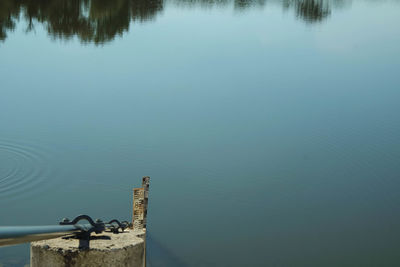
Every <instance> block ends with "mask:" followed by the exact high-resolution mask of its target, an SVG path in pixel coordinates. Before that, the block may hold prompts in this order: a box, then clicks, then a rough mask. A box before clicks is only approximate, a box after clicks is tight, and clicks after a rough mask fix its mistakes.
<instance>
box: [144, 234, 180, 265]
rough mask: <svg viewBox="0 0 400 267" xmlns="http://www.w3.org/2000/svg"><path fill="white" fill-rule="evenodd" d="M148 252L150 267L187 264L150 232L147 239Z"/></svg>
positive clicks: (147, 258) (147, 257) (147, 259)
mask: <svg viewBox="0 0 400 267" xmlns="http://www.w3.org/2000/svg"><path fill="white" fill-rule="evenodd" d="M146 254H147V255H146V261H147V262H146V263H147V266H148V267H169V266H171V267H184V266H187V264H185V263H184V262H183V261H182V260H181V259H179V257H178V256H177V255H175V254H174V253H172V252H171V251H170V250H169V249H168V248H166V247H165V246H163V245H162V244H161V243H160V242H158V241H157V240H156V239H155V238H154V237H153V236H152V235H151V234H150V233H149V232H148V233H147V239H146Z"/></svg>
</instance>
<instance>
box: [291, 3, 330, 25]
mask: <svg viewBox="0 0 400 267" xmlns="http://www.w3.org/2000/svg"><path fill="white" fill-rule="evenodd" d="M283 3H284V7H285V8H292V7H294V9H295V11H296V16H297V17H299V18H302V19H303V20H305V21H307V22H317V21H322V20H323V19H325V18H327V17H328V16H329V15H330V13H331V9H330V5H329V4H330V3H329V2H328V1H326V0H295V1H293V0H285V1H284V2H283Z"/></svg>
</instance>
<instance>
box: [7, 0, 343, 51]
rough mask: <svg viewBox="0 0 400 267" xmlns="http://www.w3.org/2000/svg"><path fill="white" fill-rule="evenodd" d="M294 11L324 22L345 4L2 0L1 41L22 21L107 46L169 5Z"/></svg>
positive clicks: (314, 0) (312, 0) (336, 0)
mask: <svg viewBox="0 0 400 267" xmlns="http://www.w3.org/2000/svg"><path fill="white" fill-rule="evenodd" d="M274 2H275V3H277V4H279V5H282V7H283V9H291V10H294V11H295V14H296V16H297V17H298V18H300V19H302V20H304V21H306V22H308V23H314V22H321V21H322V20H324V19H326V18H327V17H328V16H329V15H330V14H331V6H332V5H340V3H341V2H343V0H281V1H278V0H273V1H267V0H114V1H108V0H36V1H32V0H1V1H0V40H3V41H4V40H5V39H6V38H7V34H8V33H9V32H10V31H13V30H14V29H15V28H16V26H17V23H18V22H19V21H20V20H24V21H25V22H26V24H27V27H26V31H27V32H30V31H32V30H34V28H35V25H36V24H37V23H39V24H42V25H43V26H44V27H45V28H46V30H47V32H48V34H49V35H50V36H51V37H52V38H54V39H71V38H73V37H75V36H76V37H78V39H79V40H80V41H81V42H82V43H94V44H104V43H106V42H110V41H112V40H113V39H114V38H115V37H117V36H122V35H123V34H124V33H125V32H128V31H129V27H130V24H131V22H132V21H133V22H141V23H143V22H146V21H151V20H153V19H155V18H156V16H157V14H158V13H160V12H162V11H163V9H164V7H165V5H166V4H167V3H171V4H173V5H176V6H188V7H199V6H203V7H214V6H229V5H232V4H233V7H234V10H238V11H244V10H247V9H249V8H251V7H253V8H259V9H261V8H264V7H265V6H266V4H267V3H268V4H269V3H274Z"/></svg>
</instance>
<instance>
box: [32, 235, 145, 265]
mask: <svg viewBox="0 0 400 267" xmlns="http://www.w3.org/2000/svg"><path fill="white" fill-rule="evenodd" d="M144 236H145V233H144V232H139V231H132V230H125V231H124V232H123V233H118V234H113V233H108V232H103V233H101V234H92V236H91V239H90V244H89V246H90V248H89V250H79V248H78V246H79V240H78V239H75V238H69V239H65V238H55V239H49V240H44V241H37V242H32V243H31V267H75V266H76V267H78V266H79V267H94V266H116V267H119V266H121V267H143V265H144V262H145V253H144V252H145V241H144Z"/></svg>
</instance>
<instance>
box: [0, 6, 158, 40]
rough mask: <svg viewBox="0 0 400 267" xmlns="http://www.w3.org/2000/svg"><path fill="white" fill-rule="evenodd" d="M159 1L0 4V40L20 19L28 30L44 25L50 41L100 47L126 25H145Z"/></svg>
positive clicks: (123, 29) (125, 27)
mask: <svg viewBox="0 0 400 267" xmlns="http://www.w3.org/2000/svg"><path fill="white" fill-rule="evenodd" d="M162 8H163V2H162V0H148V1H146V0H113V1H109V0H1V1H0V39H1V40H4V39H5V38H6V37H7V31H10V30H13V29H14V28H15V25H16V21H17V20H18V18H19V17H20V16H21V17H23V18H25V20H26V22H27V24H28V28H27V30H28V31H29V30H32V29H33V28H34V23H35V22H39V23H41V24H43V25H45V27H46V29H47V31H48V33H49V34H50V36H52V37H53V38H61V39H70V38H72V37H74V36H77V37H78V38H79V39H80V40H81V41H82V42H93V43H96V44H102V43H105V42H108V41H111V40H113V39H114V38H115V37H116V36H118V35H122V34H123V33H124V32H126V31H128V30H129V26H130V22H131V21H132V20H133V21H148V20H151V19H153V18H154V17H155V15H156V14H157V12H159V11H160V10H162Z"/></svg>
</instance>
